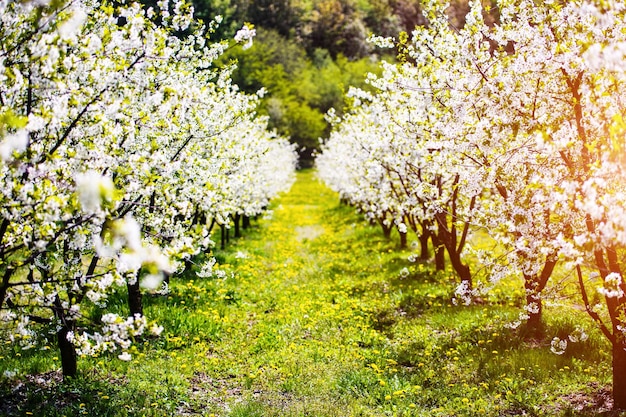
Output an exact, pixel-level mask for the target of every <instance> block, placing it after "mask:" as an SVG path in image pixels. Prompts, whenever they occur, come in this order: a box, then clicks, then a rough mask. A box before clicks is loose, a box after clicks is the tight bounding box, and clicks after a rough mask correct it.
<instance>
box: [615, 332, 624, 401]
mask: <svg viewBox="0 0 626 417" xmlns="http://www.w3.org/2000/svg"><path fill="white" fill-rule="evenodd" d="M620 333H621V332H620ZM625 349H626V343H624V340H623V337H622V336H621V334H619V333H618V336H617V340H616V341H615V343H613V409H614V410H626V350H625Z"/></svg>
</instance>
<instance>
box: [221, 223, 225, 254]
mask: <svg viewBox="0 0 626 417" xmlns="http://www.w3.org/2000/svg"><path fill="white" fill-rule="evenodd" d="M220 231H221V232H222V233H220V235H221V244H220V248H221V249H222V250H224V249H226V226H224V225H223V224H221V225H220Z"/></svg>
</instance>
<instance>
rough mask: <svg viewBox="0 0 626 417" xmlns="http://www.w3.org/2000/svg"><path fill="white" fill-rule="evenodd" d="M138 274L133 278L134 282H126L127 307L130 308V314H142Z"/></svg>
mask: <svg viewBox="0 0 626 417" xmlns="http://www.w3.org/2000/svg"><path fill="white" fill-rule="evenodd" d="M138 275H139V274H137V277H136V279H135V283H134V284H130V283H127V284H126V287H127V288H128V308H129V309H130V315H131V316H134V315H135V314H140V315H142V316H143V302H142V300H141V297H142V296H141V288H139V276H138Z"/></svg>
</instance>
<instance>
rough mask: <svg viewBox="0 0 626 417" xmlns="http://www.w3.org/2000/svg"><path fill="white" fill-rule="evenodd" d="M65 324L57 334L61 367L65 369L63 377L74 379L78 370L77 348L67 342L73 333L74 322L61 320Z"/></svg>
mask: <svg viewBox="0 0 626 417" xmlns="http://www.w3.org/2000/svg"><path fill="white" fill-rule="evenodd" d="M61 321H62V322H63V323H64V324H63V325H62V327H61V329H60V330H59V331H58V332H57V343H58V344H59V351H60V352H61V367H62V368H63V377H69V378H73V377H75V376H76V372H77V369H78V362H77V355H76V348H74V345H73V344H72V343H71V342H70V341H69V340H67V334H68V333H69V332H70V331H73V330H74V329H73V327H74V322H72V321H68V320H61Z"/></svg>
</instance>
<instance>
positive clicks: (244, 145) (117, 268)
mask: <svg viewBox="0 0 626 417" xmlns="http://www.w3.org/2000/svg"><path fill="white" fill-rule="evenodd" d="M0 10H1V13H0V158H1V161H0V326H1V331H2V335H3V337H4V336H6V337H8V338H9V339H10V341H12V342H14V343H16V344H19V345H21V346H22V347H24V348H28V347H35V346H37V345H38V343H40V342H41V341H42V339H46V338H48V339H49V338H50V337H51V336H55V337H56V338H57V341H58V344H59V347H60V349H61V359H62V365H63V371H64V374H65V375H73V374H75V373H76V360H77V356H79V355H93V354H99V353H102V352H105V351H115V352H117V353H118V354H119V357H120V358H122V359H129V358H130V354H129V353H128V348H129V347H130V344H131V340H132V339H133V338H134V337H136V336H138V335H140V334H142V333H144V332H146V331H148V330H149V331H152V332H153V333H159V332H160V331H161V330H162V329H161V328H160V327H159V326H158V325H157V324H156V323H149V322H148V321H147V320H146V318H145V317H144V316H143V315H142V314H141V311H142V310H141V304H140V302H141V291H142V288H140V285H141V287H143V288H144V289H145V288H147V289H150V290H156V291H162V290H163V289H164V288H163V283H162V281H163V277H164V275H167V274H172V273H174V272H179V271H181V270H182V269H184V268H185V264H186V263H187V262H188V261H189V260H190V258H191V257H192V256H194V255H195V254H198V253H200V252H203V251H207V250H209V249H210V248H211V247H212V245H213V242H212V240H211V232H212V230H213V229H214V227H215V226H228V225H229V223H230V221H231V218H233V217H237V218H239V217H241V216H248V217H249V216H254V215H257V214H259V213H260V212H261V211H262V210H263V209H264V207H266V206H267V204H268V202H269V200H270V199H271V198H273V197H274V196H276V195H277V194H278V193H279V192H281V191H283V190H285V189H287V188H288V187H289V186H290V185H291V183H292V181H293V179H294V177H293V173H294V170H295V164H296V153H295V150H294V149H293V147H292V145H290V144H289V143H288V141H287V140H286V139H284V138H280V137H276V136H275V135H274V134H273V133H270V132H268V130H267V120H266V119H265V118H262V117H257V116H256V115H255V107H256V105H257V102H258V99H259V97H258V96H256V95H254V96H251V95H245V94H242V93H241V92H239V91H238V89H237V88H236V86H234V85H233V84H231V82H230V70H231V69H230V68H217V67H216V66H215V60H216V58H218V57H219V56H220V54H222V53H223V52H224V51H225V50H226V49H227V48H230V47H237V46H236V45H237V44H238V43H239V44H241V43H243V44H244V47H246V46H247V45H249V43H250V42H251V40H252V37H253V35H254V30H253V29H252V28H251V27H247V26H244V27H243V28H242V29H241V30H240V31H239V32H238V33H237V36H236V37H235V40H234V41H232V42H227V41H220V42H213V43H212V42H210V41H209V36H210V34H211V32H212V31H213V30H214V28H215V24H216V22H213V23H211V24H210V25H209V26H208V27H197V26H198V24H197V22H193V25H192V13H193V10H192V8H191V7H190V6H189V5H187V4H185V3H183V2H181V1H176V2H173V3H172V4H169V3H168V1H160V2H158V8H157V9H156V10H155V9H153V8H149V9H146V8H144V7H142V6H140V5H138V4H131V3H129V4H125V2H115V1H111V2H109V1H106V0H105V1H98V0H69V1H66V0H51V1H43V0H42V1H17V2H14V1H12V0H2V1H0ZM217 20H219V18H217ZM155 22H156V23H155ZM157 23H158V24H157ZM217 23H219V22H217ZM120 287H122V288H123V287H128V292H129V303H130V305H131V313H133V314H131V317H129V318H124V317H121V316H119V315H117V314H113V313H111V312H107V297H108V296H109V295H110V294H111V293H112V292H113V291H116V290H118V289H119V288H120Z"/></svg>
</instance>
